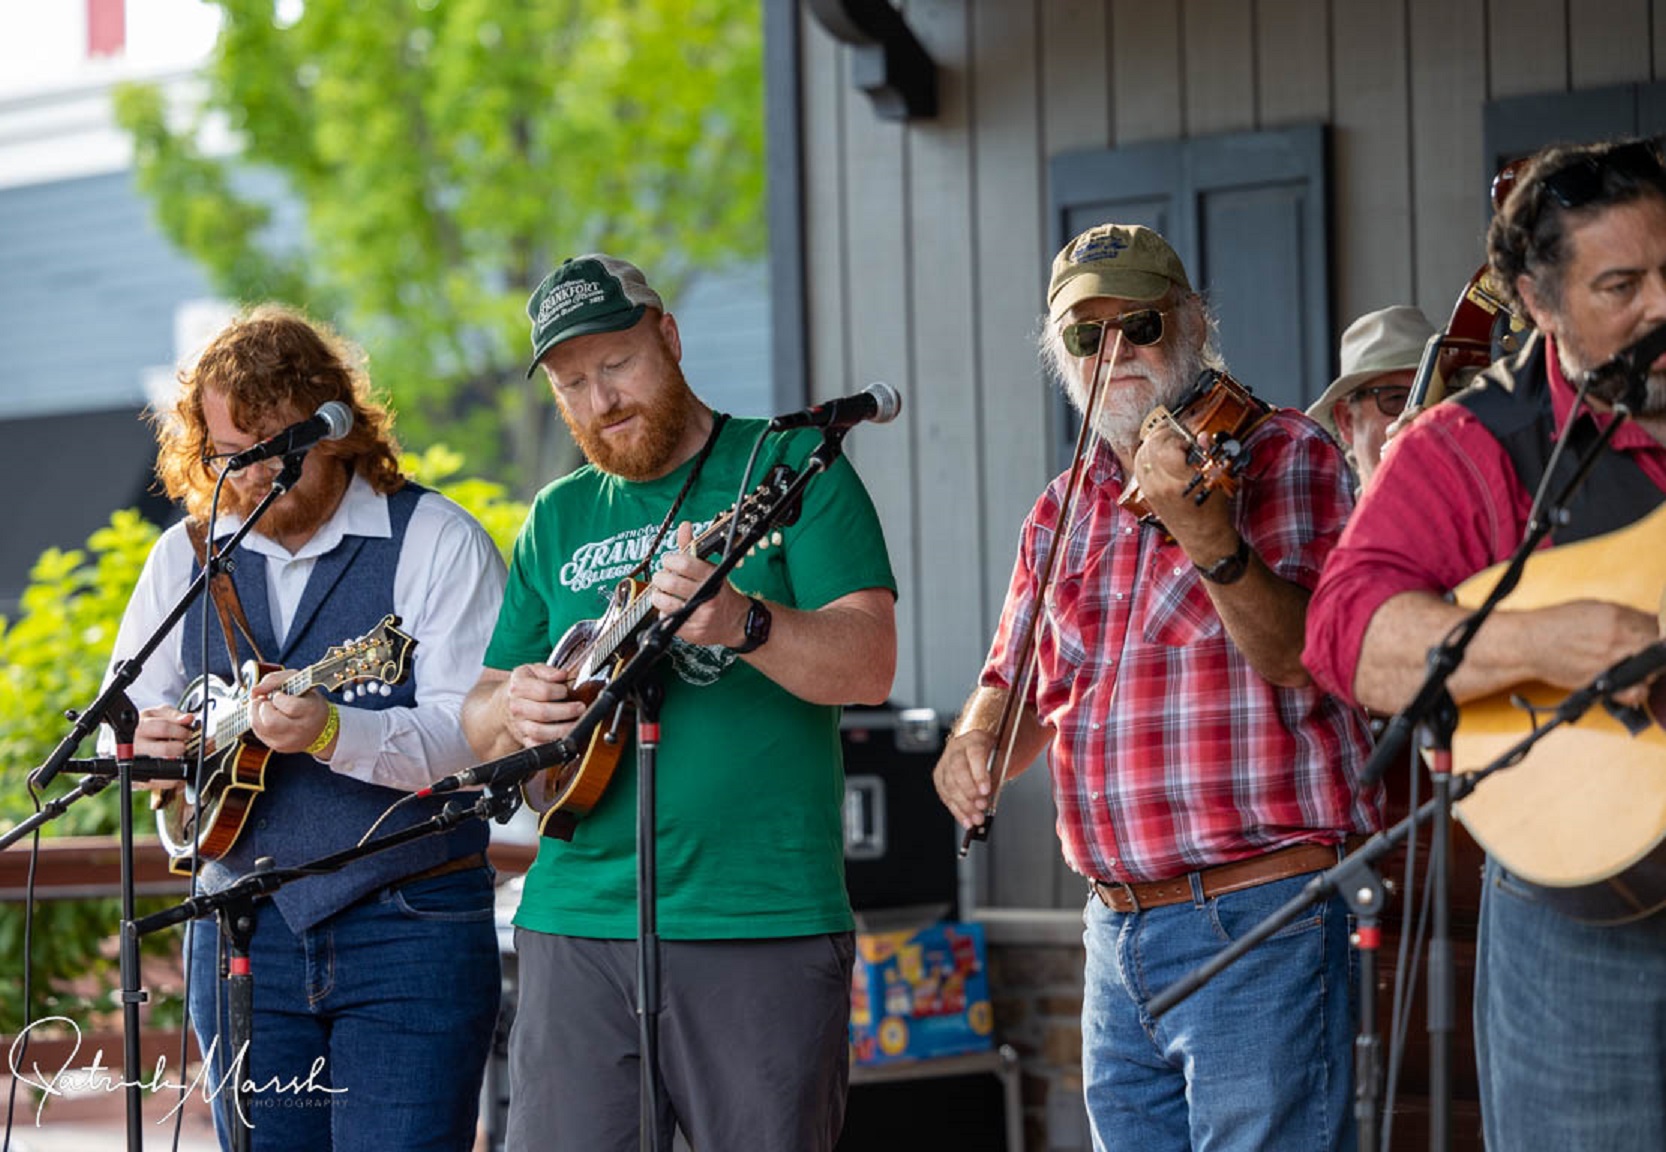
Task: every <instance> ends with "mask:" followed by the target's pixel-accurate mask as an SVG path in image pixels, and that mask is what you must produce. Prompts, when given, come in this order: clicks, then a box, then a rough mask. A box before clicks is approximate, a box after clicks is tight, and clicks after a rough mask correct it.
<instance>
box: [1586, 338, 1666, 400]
mask: <svg viewBox="0 0 1666 1152" xmlns="http://www.w3.org/2000/svg"><path fill="white" fill-rule="evenodd" d="M1663 352H1666V324H1662V325H1660V326H1659V327H1658V328H1656V329H1655V330H1654V331H1652V332H1649V333H1646V334H1645V335H1644V336H1643V338H1642V339H1640V340H1638V341H1637V342H1636V343H1635V344H1631V345H1629V346H1627V347H1625V348H1622V349H1620V350H1619V351H1618V352H1616V353H1615V354H1614V355H1613V356H1612V357H1610V358H1609V359H1607V360H1604V361H1603V362H1602V363H1601V364H1598V365H1597V366H1596V367H1595V368H1592V369H1591V370H1590V371H1589V372H1587V373H1585V387H1586V390H1587V391H1588V392H1589V393H1590V395H1592V396H1595V397H1596V398H1597V399H1599V400H1606V401H1607V402H1608V403H1610V404H1624V405H1625V406H1626V407H1627V408H1629V409H1630V410H1631V411H1632V412H1639V411H1641V410H1642V408H1643V403H1644V400H1645V398H1646V397H1647V394H1648V383H1649V365H1651V364H1653V363H1654V362H1655V361H1656V360H1658V359H1660V355H1661V353H1663Z"/></svg>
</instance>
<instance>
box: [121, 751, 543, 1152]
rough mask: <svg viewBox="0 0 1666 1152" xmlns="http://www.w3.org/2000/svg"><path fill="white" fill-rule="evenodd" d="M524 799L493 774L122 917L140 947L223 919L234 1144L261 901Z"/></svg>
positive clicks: (244, 1142)
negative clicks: (384, 824) (427, 809)
mask: <svg viewBox="0 0 1666 1152" xmlns="http://www.w3.org/2000/svg"><path fill="white" fill-rule="evenodd" d="M518 803H519V798H518V797H517V796H516V795H515V794H514V792H513V791H512V790H511V789H509V788H508V787H507V786H506V785H503V784H502V783H501V782H496V781H494V782H493V783H492V784H491V785H489V786H488V787H487V789H486V791H485V792H484V793H483V794H482V795H481V797H480V798H479V799H478V800H476V801H475V802H474V804H473V805H472V806H470V807H467V808H464V807H462V806H461V805H459V804H457V803H456V802H455V801H448V802H447V803H446V804H445V806H444V807H443V808H442V809H441V810H440V811H439V812H437V813H435V814H434V815H433V816H430V817H429V818H428V819H427V820H424V821H421V822H420V823H417V824H412V825H411V826H409V827H408V828H402V829H400V830H399V831H397V832H390V833H388V834H387V835H386V836H379V837H377V838H376V839H374V840H367V841H365V842H363V843H362V844H355V845H353V846H352V847H351V848H344V849H342V850H341V851H339V852H334V853H331V854H330V855H328V856H321V857H319V858H318V859H316V860H311V861H308V862H306V863H304V864H297V865H294V866H293V867H287V868H278V867H274V866H273V863H272V860H271V859H270V858H269V857H262V858H261V859H259V860H257V861H256V862H255V870H254V871H253V872H249V873H246V874H245V875H243V876H240V877H238V878H237V879H236V880H234V881H233V882H232V883H230V884H228V885H226V887H224V888H221V889H219V890H218V891H215V892H208V893H201V894H198V895H195V896H192V897H190V898H188V899H186V900H182V901H181V902H180V903H178V904H175V905H173V906H172V907H169V908H164V909H162V910H161V911H160V912H154V913H152V914H151V915H149V916H145V917H142V918H140V919H138V920H130V921H126V922H124V924H123V929H124V935H123V944H124V946H125V944H126V943H127V940H128V939H131V940H132V941H133V947H134V949H135V953H136V951H137V947H138V940H139V938H140V937H142V936H147V935H149V934H150V933H152V932H159V931H161V930H162V929H164V928H170V927H172V926H173V925H175V924H183V923H185V922H186V921H189V920H199V919H202V918H203V917H206V916H209V915H213V916H216V917H217V918H218V919H217V922H218V924H219V928H220V933H221V939H223V940H225V941H226V942H227V952H228V957H227V959H228V964H227V972H228V976H227V984H228V989H227V996H226V1002H227V1013H228V1021H227V1028H226V1031H227V1032H228V1034H229V1036H230V1041H231V1056H230V1057H229V1069H228V1071H227V1072H226V1073H215V1075H216V1076H218V1078H219V1083H218V1085H217V1087H218V1088H224V1087H225V1086H226V1085H225V1077H226V1076H230V1077H231V1084H230V1087H231V1107H230V1109H229V1113H228V1117H227V1125H226V1126H227V1129H228V1131H229V1133H230V1139H231V1144H232V1147H233V1149H237V1150H239V1152H242V1150H245V1149H247V1148H248V1147H250V1143H251V1141H252V1136H251V1135H250V1129H251V1128H252V1127H253V1125H252V1124H251V1123H250V1122H249V1119H248V1116H249V1089H250V1088H251V1087H252V1086H253V1084H254V1081H253V1080H252V1079H251V1078H250V1077H248V1076H247V1075H246V1074H245V1072H244V1068H243V1061H244V1060H246V1059H247V1055H248V1049H249V1047H250V1045H251V1043H252V1040H253V1022H254V973H253V971H252V970H251V969H250V967H249V941H250V937H251V936H252V935H253V932H254V921H255V912H256V907H255V902H256V901H257V900H259V899H261V898H263V897H265V896H268V895H270V894H271V893H273V892H276V891H277V890H278V889H279V888H282V887H283V886H284V885H285V884H289V883H292V882H293V881H296V880H302V879H305V878H306V877H308V876H322V875H326V874H328V873H331V872H337V871H339V870H341V869H342V868H345V867H347V865H349V864H351V863H353V862H354V861H355V860H359V859H362V858H363V857H365V856H370V855H373V854H375V853H377V852H385V851H387V850H388V849H390V848H397V847H399V846H400V845H402V844H407V843H410V842H411V841H413V840H420V839H422V838H423V837H425V836H434V835H439V834H440V833H442V832H448V831H450V830H451V829H452V828H454V827H456V826H457V825H458V824H461V823H462V822H463V821H464V820H467V819H471V818H478V819H491V818H497V817H498V816H500V815H507V813H509V812H511V811H513V810H514V808H515V807H516V805H517V804H518ZM214 1023H215V1033H216V1035H218V1032H219V1021H218V1020H216V1021H215V1022H214ZM203 1056H204V1059H207V1058H208V1056H209V1054H208V1053H204V1054H203ZM137 1090H138V1085H136V1084H134V1085H132V1086H131V1087H130V1088H129V1092H137ZM134 1115H136V1113H134V1112H133V1111H131V1110H130V1111H129V1117H130V1119H129V1135H130V1137H131V1135H132V1123H133V1121H132V1119H131V1118H132V1117H133V1116H134Z"/></svg>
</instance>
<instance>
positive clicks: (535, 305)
mask: <svg viewBox="0 0 1666 1152" xmlns="http://www.w3.org/2000/svg"><path fill="white" fill-rule="evenodd" d="M649 307H654V308H658V309H659V310H660V311H662V312H663V311H665V303H664V302H663V301H662V300H661V299H660V298H659V293H658V292H655V291H654V290H653V289H652V288H650V287H648V278H647V277H646V276H644V275H642V269H640V268H638V267H637V266H636V265H635V264H632V263H631V262H630V261H629V260H621V259H619V258H618V257H617V256H606V255H603V254H602V253H600V252H592V253H590V254H589V255H586V256H574V257H570V258H569V259H567V260H566V261H564V262H563V263H562V265H561V267H559V268H557V269H556V270H555V271H554V272H551V273H550V274H549V275H548V276H546V277H544V279H543V282H542V283H540V284H539V285H538V287H537V288H535V289H533V291H532V297H531V298H530V299H529V300H527V302H526V314H527V316H528V317H529V318H530V319H531V320H532V364H531V365H530V366H529V367H528V368H527V370H526V374H527V375H528V376H531V375H532V374H533V373H534V372H536V371H537V370H538V362H539V361H540V360H542V359H543V358H544V356H545V354H546V353H548V352H549V350H550V349H551V348H554V347H555V346H556V345H557V344H559V343H561V342H562V341H563V340H571V339H572V338H573V337H574V336H589V335H591V334H593V333H596V332H618V331H621V330H623V329H625V328H629V327H631V326H632V325H633V324H635V323H636V322H637V321H638V320H640V319H642V313H643V312H644V311H646V310H647V309H648V308H649Z"/></svg>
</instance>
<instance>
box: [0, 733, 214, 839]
mask: <svg viewBox="0 0 1666 1152" xmlns="http://www.w3.org/2000/svg"><path fill="white" fill-rule="evenodd" d="M65 767H67V768H70V769H73V770H75V771H79V772H84V773H86V774H85V775H84V776H82V777H81V779H80V780H78V781H77V782H76V784H75V787H74V788H72V789H70V790H69V791H68V792H65V793H64V794H63V795H62V796H54V797H53V798H52V799H51V800H48V801H46V803H44V804H42V805H41V810H40V811H39V812H35V813H33V814H31V815H30V816H29V817H28V818H27V819H25V820H22V821H19V822H18V823H17V824H16V825H15V826H14V827H12V828H9V829H7V830H6V831H5V832H3V833H0V852H3V851H5V850H6V849H7V848H10V847H11V846H12V845H13V844H15V843H17V842H18V841H19V840H21V839H23V837H25V836H27V835H29V834H30V833H31V832H33V831H34V830H35V829H36V828H39V827H40V826H41V825H43V824H47V823H50V822H51V821H53V820H56V819H57V818H58V817H60V816H62V815H63V814H64V813H65V812H67V811H69V807H70V805H72V804H74V803H75V802H76V801H77V800H84V799H86V798H87V797H88V796H96V795H98V794H99V793H100V792H102V791H104V789H105V787H106V786H107V785H108V784H109V783H110V782H111V781H112V780H115V779H117V777H118V775H119V774H120V769H119V768H118V766H117V763H116V760H115V758H114V757H109V756H101V757H97V758H95V759H90V760H71V761H69V762H68V763H67V764H66V765H65ZM190 772H191V770H190V768H188V767H187V766H186V764H185V761H183V760H158V759H156V758H155V757H152V756H138V757H135V758H134V759H133V761H132V773H133V779H134V780H135V781H136V782H148V781H152V780H189V779H190V778H191V776H190Z"/></svg>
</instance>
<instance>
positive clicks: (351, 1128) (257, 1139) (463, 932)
mask: <svg viewBox="0 0 1666 1152" xmlns="http://www.w3.org/2000/svg"><path fill="white" fill-rule="evenodd" d="M301 883H306V881H304V880H303V881H301ZM257 908H258V912H257V914H256V917H255V932H254V938H253V941H252V943H251V945H250V948H249V956H250V967H251V969H252V970H253V973H254V1027H253V1035H252V1039H251V1043H250V1046H249V1053H248V1058H247V1060H246V1061H245V1063H244V1065H243V1068H242V1077H243V1078H246V1079H248V1080H251V1081H253V1082H254V1084H255V1085H257V1086H259V1087H262V1088H263V1090H259V1091H256V1092H254V1093H253V1096H252V1102H251V1106H250V1108H249V1113H248V1117H247V1119H248V1122H249V1123H250V1124H251V1125H252V1126H253V1146H254V1148H255V1149H256V1150H257V1152H273V1150H276V1149H295V1150H297V1152H302V1150H304V1152H325V1150H334V1152H348V1150H360V1149H363V1150H367V1152H368V1150H370V1149H394V1148H397V1149H400V1150H401V1152H404V1150H406V1149H432V1150H434V1152H440V1150H446V1152H467V1149H469V1148H471V1147H472V1146H473V1144H474V1137H475V1117H476V1113H477V1111H478V1108H479V1100H480V1082H481V1079H482V1076H483V1075H484V1072H485V1067H486V1057H487V1054H488V1052H489V1050H490V1048H491V1041H492V1029H493V1026H494V1024H495V1022H496V1019H497V1010H498V997H499V993H500V977H499V972H498V947H497V932H496V929H495V927H494V926H493V921H492V873H491V871H490V870H489V869H488V868H485V867H481V868H474V869H470V870H468V871H464V872H456V873H452V874H450V875H447V876H437V877H434V878H432V879H428V880H419V881H415V882H412V883H408V884H404V885H400V886H396V887H393V888H386V889H382V890H381V891H379V892H375V893H372V894H371V895H370V896H367V897H365V898H364V899H363V900H361V901H360V902H359V903H357V904H354V905H353V906H352V907H350V908H347V909H345V910H343V911H341V912H338V913H337V914H336V915H334V916H331V917H330V918H329V919H327V920H325V921H324V922H323V923H321V924H318V925H316V926H314V927H312V928H310V929H308V930H306V931H305V932H302V933H300V934H299V935H297V934H295V933H294V932H291V931H290V929H289V926H288V925H287V924H286V923H285V922H284V919H283V917H282V916H281V915H279V913H278V910H277V908H276V907H274V906H273V905H271V904H269V903H265V902H262V903H260V904H258V905H257ZM192 928H193V931H192V935H191V948H190V952H191V955H190V965H191V1017H192V1024H193V1025H194V1026H195V1028H196V1032H197V1041H198V1043H199V1044H201V1045H202V1048H203V1051H205V1052H206V1051H208V1048H209V1045H210V1044H211V1043H213V1041H214V1037H215V1032H216V1029H215V1027H214V1024H215V1022H216V1020H218V1021H220V1022H221V1023H222V1029H221V1032H222V1037H221V1040H220V1043H219V1045H218V1048H217V1049H216V1062H217V1065H218V1066H217V1067H215V1068H214V1069H212V1070H211V1071H210V1073H209V1076H208V1077H207V1079H206V1086H212V1085H214V1084H218V1083H220V1081H221V1080H222V1078H223V1077H225V1076H226V1075H227V1073H228V1071H230V1070H231V1068H230V1063H229V1062H230V1060H231V1059H232V1058H233V1056H234V1055H235V1054H234V1053H233V1052H231V1050H230V1049H231V1044H230V1035H229V1031H228V1030H226V1029H225V1028H224V1027H223V1025H224V1024H225V1021H226V1019H227V1017H226V1005H225V996H224V995H223V992H222V991H221V988H220V981H219V979H218V975H219V974H218V971H217V965H218V959H217V951H218V942H217V935H218V932H217V928H216V926H215V924H214V923H213V922H212V921H198V922H197V923H196V924H194V925H193V926H192ZM206 1086H205V1090H206ZM231 1104H232V1100H231V1089H230V1084H229V1082H228V1084H227V1087H226V1089H225V1090H224V1091H222V1092H221V1093H219V1094H218V1095H217V1096H215V1098H214V1123H215V1127H216V1128H217V1130H218V1132H219V1137H220V1145H221V1147H223V1148H224V1147H229V1146H230V1134H229V1129H228V1124H236V1123H241V1121H240V1120H239V1119H238V1118H237V1117H236V1116H235V1115H234V1113H233V1112H232V1111H231Z"/></svg>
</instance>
